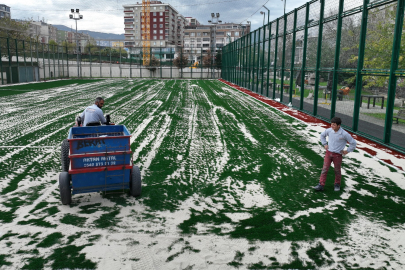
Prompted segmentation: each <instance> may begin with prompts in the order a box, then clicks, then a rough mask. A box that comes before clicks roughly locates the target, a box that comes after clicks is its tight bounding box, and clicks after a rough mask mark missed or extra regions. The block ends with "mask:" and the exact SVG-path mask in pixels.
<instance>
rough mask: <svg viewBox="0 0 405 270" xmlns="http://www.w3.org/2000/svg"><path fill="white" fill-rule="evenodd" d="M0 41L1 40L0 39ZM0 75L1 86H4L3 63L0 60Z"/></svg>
mask: <svg viewBox="0 0 405 270" xmlns="http://www.w3.org/2000/svg"><path fill="white" fill-rule="evenodd" d="M0 40H1V38H0ZM1 55H2V54H1V46H0V56H1ZM0 73H1V84H2V85H3V84H4V78H3V77H4V76H3V61H2V60H1V59H0Z"/></svg>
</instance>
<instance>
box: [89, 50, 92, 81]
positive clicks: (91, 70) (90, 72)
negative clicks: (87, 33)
mask: <svg viewBox="0 0 405 270" xmlns="http://www.w3.org/2000/svg"><path fill="white" fill-rule="evenodd" d="M90 47H91V46H89V57H90V78H93V74H92V73H93V72H92V71H93V70H92V66H91V64H92V62H91V60H92V59H91V49H90Z"/></svg>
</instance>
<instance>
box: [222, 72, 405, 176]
mask: <svg viewBox="0 0 405 270" xmlns="http://www.w3.org/2000/svg"><path fill="white" fill-rule="evenodd" d="M218 80H219V81H221V82H223V83H225V84H227V85H229V86H231V87H233V88H235V89H237V90H239V91H241V92H243V93H245V94H248V95H249V96H251V97H253V98H255V99H257V100H260V101H261V102H264V103H266V104H268V105H270V106H271V107H273V108H275V109H277V110H279V111H282V112H284V113H286V114H288V115H290V116H292V117H294V118H296V119H299V120H301V121H303V122H306V123H314V124H322V125H323V127H325V128H328V127H329V126H330V124H329V123H328V122H326V121H323V120H321V119H318V118H316V117H313V116H311V115H308V114H306V113H304V112H301V111H298V110H291V108H290V107H288V106H286V105H284V104H282V103H280V102H277V101H274V100H270V99H268V98H266V97H264V96H262V95H260V94H257V93H255V92H252V91H250V90H248V89H246V88H243V87H240V86H239V85H236V84H233V83H231V82H228V81H226V80H224V79H218ZM347 132H349V133H350V134H351V135H352V136H353V137H354V138H355V139H356V140H358V141H360V142H362V143H365V144H368V145H370V146H373V147H375V148H377V149H380V150H382V151H384V152H386V153H387V154H390V155H393V156H394V157H396V158H398V159H405V155H404V154H402V153H400V152H397V151H395V150H392V149H390V148H388V147H386V146H384V145H381V144H378V143H376V142H373V141H371V140H370V139H367V138H364V137H362V136H360V135H357V134H353V133H352V132H350V131H347ZM357 148H358V149H361V150H363V151H365V152H367V153H368V154H370V155H372V156H376V155H377V152H376V151H374V150H372V149H370V148H368V147H357ZM381 160H382V161H384V162H386V163H388V164H390V165H392V166H394V167H396V168H398V169H400V170H404V169H403V168H402V167H400V166H397V165H394V164H393V163H392V161H391V160H389V159H381Z"/></svg>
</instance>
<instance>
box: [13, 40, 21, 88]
mask: <svg viewBox="0 0 405 270" xmlns="http://www.w3.org/2000/svg"><path fill="white" fill-rule="evenodd" d="M14 41H15V57H16V60H17V80H18V81H17V83H19V82H20V71H19V67H20V63H19V61H18V41H17V39H14Z"/></svg>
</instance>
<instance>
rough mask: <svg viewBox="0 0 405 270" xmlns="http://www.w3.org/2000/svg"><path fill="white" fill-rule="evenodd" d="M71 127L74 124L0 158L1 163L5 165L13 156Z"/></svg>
mask: <svg viewBox="0 0 405 270" xmlns="http://www.w3.org/2000/svg"><path fill="white" fill-rule="evenodd" d="M71 126H72V124H71V123H69V124H67V125H65V126H63V127H61V128H59V129H57V130H55V131H54V132H51V133H49V134H48V135H45V136H44V137H42V138H39V139H38V140H36V141H33V142H31V143H29V144H28V145H26V146H25V147H22V148H19V149H17V150H14V151H13V152H11V153H8V154H6V155H5V156H3V157H1V158H0V163H3V162H4V161H6V160H8V159H9V158H11V157H12V156H14V155H15V154H18V153H20V152H21V151H22V150H24V149H26V148H29V147H31V146H33V145H34V144H36V143H38V142H40V141H43V140H45V139H47V138H49V137H51V136H52V135H54V134H56V133H58V132H59V131H62V130H64V129H66V128H68V127H71Z"/></svg>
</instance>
